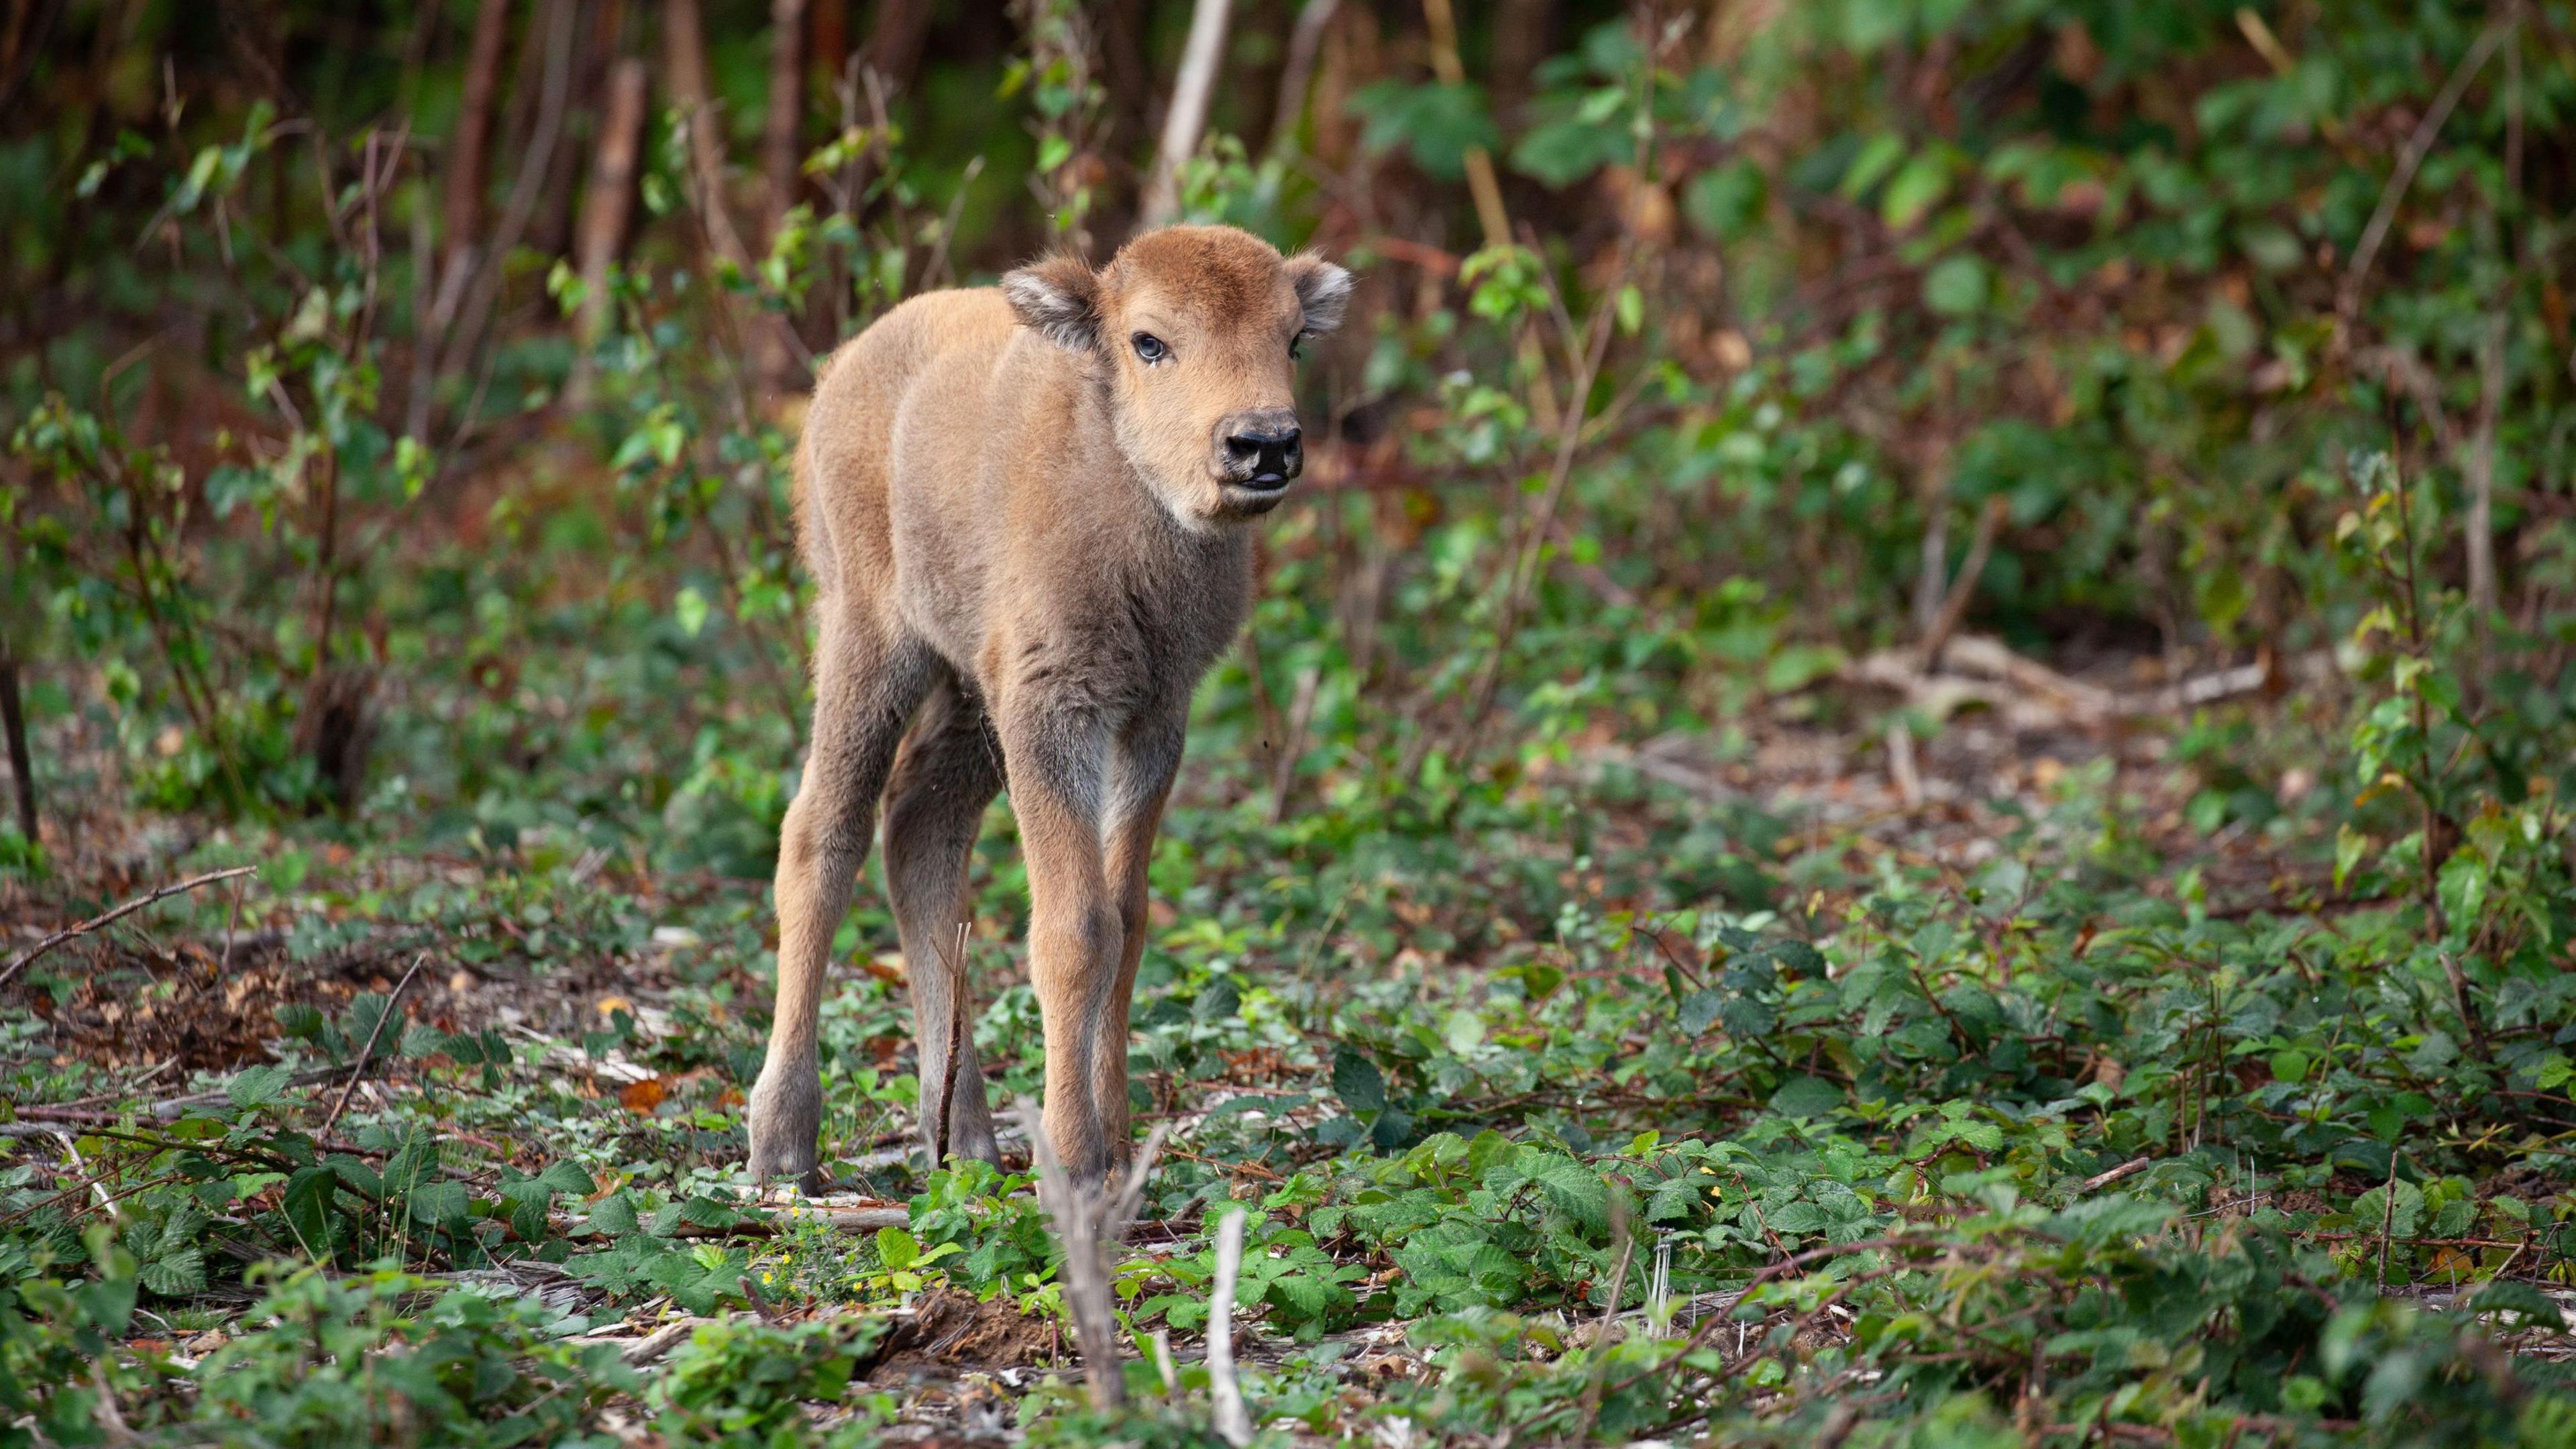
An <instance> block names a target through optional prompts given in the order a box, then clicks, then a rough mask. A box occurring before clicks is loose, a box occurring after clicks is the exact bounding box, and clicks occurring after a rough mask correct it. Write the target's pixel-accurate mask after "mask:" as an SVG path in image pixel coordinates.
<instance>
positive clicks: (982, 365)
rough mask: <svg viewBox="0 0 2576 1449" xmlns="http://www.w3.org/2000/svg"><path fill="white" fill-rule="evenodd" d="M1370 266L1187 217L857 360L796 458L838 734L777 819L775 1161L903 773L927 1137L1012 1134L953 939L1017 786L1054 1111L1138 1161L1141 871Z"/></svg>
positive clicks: (1025, 281)
mask: <svg viewBox="0 0 2576 1449" xmlns="http://www.w3.org/2000/svg"><path fill="white" fill-rule="evenodd" d="M1350 289H1351V278H1350V274H1349V273H1348V272H1346V271H1344V270H1342V269H1341V268H1340V267H1337V266H1334V265H1333V264H1331V263H1329V262H1326V261H1322V260H1320V259H1318V258H1315V257H1311V256H1296V257H1284V258H1283V257H1282V256H1280V254H1279V253H1278V252H1277V251H1275V250H1273V249H1272V248H1271V247H1270V246H1269V245H1268V244H1266V243H1264V242H1262V241H1260V240H1258V239H1257V238H1255V237H1252V236H1250V235H1248V234H1246V233H1244V232H1240V231H1236V230H1234V229H1232V228H1228V227H1174V228H1170V229H1167V230H1163V231H1156V232H1149V233H1147V234H1146V235H1144V236H1141V237H1138V238H1137V239H1136V240H1134V241H1132V242H1130V243H1128V245H1127V246H1126V247H1125V248H1124V249H1122V250H1121V251H1120V252H1119V253H1118V255H1117V257H1116V258H1115V259H1114V260H1112V261H1111V262H1110V263H1109V265H1107V266H1106V267H1103V268H1101V269H1099V270H1098V271H1094V270H1092V269H1091V268H1090V267H1088V266H1087V265H1085V264H1084V263H1082V262H1080V261H1078V260H1072V259H1065V258H1059V259H1056V260H1051V261H1046V262H1041V263H1039V264H1037V265H1035V266H1031V267H1027V268H1024V269H1022V270H1019V271H1015V272H1012V273H1011V274H1010V275H1008V276H1006V277H1004V278H1003V279H1002V285H1001V286H1000V287H998V288H980V289H975V290H967V291H950V292H934V293H931V294H929V295H927V296H923V297H916V298H914V299H913V300H911V301H909V302H906V303H904V304H903V305H902V306H900V307H897V308H896V309H894V310H893V311H892V312H889V313H887V314H886V315H885V317H884V318H882V319H881V320H879V321H878V322H877V323H876V324H875V325H874V326H871V327H870V328H868V329H867V331H865V332H863V333H861V334H860V335H859V336H858V337H857V338H855V339H853V340H852V341H850V342H849V343H847V344H846V345H844V346H843V347H842V348H841V349H840V350H839V351H838V352H836V353H835V354H834V355H833V357H832V359H831V361H830V363H829V364H828V365H827V366H826V368H825V370H824V371H823V373H822V376H821V379H820V381H818V382H817V383H816V385H815V389H814V401H813V406H812V408H811V410H810V411H809V412H808V413H807V414H806V420H805V430H804V437H803V439H802V441H801V442H800V443H799V444H798V448H797V459H796V474H797V483H798V501H797V510H796V517H797V527H798V532H799V534H800V536H801V538H802V541H803V547H804V554H805V559H806V563H807V566H808V567H810V568H811V569H812V570H813V572H814V577H815V582H816V585H817V592H818V597H817V599H816V602H815V607H814V613H815V623H816V628H817V633H818V641H817V648H816V650H815V653H814V729H813V747H812V751H811V753H810V754H809V756H808V758H807V760H806V765H805V778H804V785H803V788H802V789H800V790H799V791H798V792H797V795H796V800H795V803H794V804H793V805H792V806H790V807H789V809H788V811H787V823H786V827H785V829H784V831H783V832H782V835H781V839H780V841H779V852H778V1009H777V1018H776V1020H775V1022H774V1023H773V1024H772V1025H771V1027H770V1036H769V1056H768V1061H767V1063H766V1064H765V1065H764V1066H763V1067H762V1069H761V1073H760V1081H759V1083H758V1084H757V1085H756V1086H754V1087H753V1089H752V1093H751V1170H752V1172H753V1173H754V1174H756V1175H758V1176H760V1177H762V1178H764V1179H765V1178H768V1177H771V1176H775V1175H781V1174H793V1175H797V1176H799V1177H803V1178H806V1179H808V1180H810V1179H811V1177H812V1175H813V1173H814V1167H815V1153H816V1134H817V1129H818V1128H819V1127H820V1125H821V1123H820V1119H821V1115H822V1086H821V1081H820V1078H819V1076H818V1073H817V1066H816V1061H815V1056H814V1029H815V1014H816V1011H817V1009H818V1008H819V1007H820V1005H821V1001H822V990H823V976H824V968H825V965H826V963H827V961H828V958H829V956H830V954H831V949H832V936H833V933H834V932H835V931H836V930H838V929H839V925H840V921H841V917H842V914H843V913H844V911H846V910H847V909H848V906H849V894H850V886H851V881H852V880H853V878H854V877H856V875H857V874H858V871H859V867H860V865H861V864H862V863H863V862H864V861H865V859H866V856H867V850H868V842H869V837H870V836H871V835H872V834H873V833H874V827H875V816H876V808H877V798H878V796H879V795H880V794H882V795H884V796H885V797H886V805H885V814H886V821H885V837H886V838H885V875H886V886H887V889H888V891H889V892H890V893H891V895H892V897H893V904H894V914H895V922H896V926H897V928H898V930H899V931H900V932H901V934H902V938H903V956H904V968H905V971H906V972H907V973H908V975H909V976H910V979H911V983H912V1010H913V1023H914V1029H915V1032H916V1034H917V1036H918V1037H919V1039H920V1045H921V1125H922V1134H923V1137H924V1139H925V1140H926V1142H927V1144H928V1146H929V1148H930V1151H931V1156H932V1158H933V1160H934V1161H935V1160H937V1158H938V1157H939V1156H940V1154H941V1152H942V1150H943V1148H944V1149H945V1150H947V1151H952V1152H957V1153H962V1154H965V1155H968V1156H975V1157H983V1158H987V1159H990V1158H991V1157H992V1156H993V1155H994V1150H993V1123H992V1113H991V1110H990V1108H989V1107H988V1106H987V1105H986V1102H985V1097H984V1074H983V1072H982V1070H981V1068H980V1066H979V1064H978V1063H977V1061H976V1059H975V1044H974V1041H973V1040H972V1038H971V1037H968V1036H964V1035H963V1034H961V1033H960V1031H959V1030H958V1028H959V1026H960V1025H961V1024H963V1023H966V1022H968V1021H971V1020H972V1019H973V1016H972V1013H971V1012H970V1011H969V1010H968V1003H967V1002H966V1000H965V993H966V986H965V981H964V978H963V976H962V974H961V971H962V968H963V966H964V964H965V963H964V962H963V961H962V960H958V959H956V958H955V957H954V956H953V955H952V954H951V953H952V951H953V948H954V945H955V943H956V941H957V939H958V935H959V932H958V923H959V922H961V921H963V920H964V919H965V918H966V916H967V914H968V909H969V904H970V903H969V901H968V899H967V894H966V862H967V857H968V855H969V853H970V852H971V850H972V848H973V846H974V842H975V832H976V826H977V824H978V822H979V821H980V820H981V818H982V816H983V813H984V807H985V806H986V805H987V804H989V803H991V801H992V798H993V796H994V794H995V792H997V791H999V790H1001V789H1002V788H1003V786H1004V785H1005V784H1006V783H1007V784H1008V786H1009V788H1010V793H1011V808H1012V810H1013V811H1014V812H1016V813H1017V815H1018V817H1019V825H1020V839H1021V844H1022V848H1023V849H1024V850H1025V851H1026V853H1027V862H1028V873H1029V894H1030V897H1031V901H1030V906H1031V921H1030V927H1029V969H1030V974H1031V977H1032V978H1033V980H1034V983H1035V985H1036V987H1037V995H1038V1004H1039V1009H1040V1011H1041V1013H1042V1014H1043V1016H1044V1020H1045V1030H1046V1130H1047V1134H1048V1136H1049V1137H1050V1138H1052V1139H1053V1141H1054V1144H1055V1149H1056V1151H1057V1153H1058V1154H1060V1155H1061V1156H1062V1158H1063V1160H1064V1162H1065V1163H1066V1165H1067V1166H1068V1167H1069V1168H1071V1169H1072V1170H1073V1171H1074V1172H1075V1173H1076V1174H1077V1175H1079V1176H1080V1177H1082V1178H1083V1179H1085V1180H1092V1181H1096V1180H1098V1179H1099V1178H1100V1177H1101V1176H1102V1175H1103V1174H1105V1173H1106V1172H1108V1171H1109V1170H1110V1169H1111V1168H1112V1167H1114V1166H1117V1165H1118V1164H1120V1163H1122V1162H1124V1161H1125V1160H1126V1158H1127V1156H1128V1153H1129V1139H1128V1129H1127V1012H1128V1001H1129V997H1130V996H1131V995H1132V993H1133V991H1134V987H1135V980H1136V960H1137V957H1138V956H1139V955H1140V954H1141V953H1142V952H1143V950H1144V932H1145V866H1146V862H1147V861H1148V859H1149V858H1150V857H1151V855H1152V853H1153V843H1154V832H1155V829H1156V828H1157V826H1158V824H1159V823H1160V820H1161V816H1162V810H1163V799H1164V796H1165V794H1166V793H1167V792H1168V791H1169V790H1170V788H1171V783H1172V774H1173V771H1174V769H1175V768H1176V767H1177V766H1178V765H1179V763H1180V758H1181V736H1182V731H1183V729H1184V727H1185V725H1186V723H1187V719H1188V713H1189V701H1190V692H1191V690H1192V688H1193V687H1194V686H1195V685H1196V684H1197V682H1198V679H1199V676H1200V674H1201V673H1203V672H1204V671H1205V670H1206V668H1207V666H1208V664H1209V663H1210V662H1211V661H1212V660H1214V659H1215V658H1216V656H1217V654H1218V652H1219V651H1221V650H1223V649H1224V648H1225V647H1226V645H1227V644H1228V643H1229V642H1230V641H1231V640H1232V639H1233V637H1234V634H1235V631H1236V629H1237V628H1238V627H1240V626H1241V624H1242V622H1243V616H1244V613H1245V610H1246V609H1247V607H1248V606H1249V603H1250V595H1251V582H1252V534H1251V529H1250V527H1249V525H1250V524H1251V523H1252V522H1253V521H1254V520H1256V519H1258V518H1260V517H1261V516H1262V515H1263V514H1265V513H1268V512H1269V511H1270V510H1271V509H1273V508H1275V507H1277V506H1278V505H1279V500H1280V499H1281V497H1282V496H1284V494H1285V493H1286V491H1287V488H1288V485H1289V483H1290V481H1291V480H1293V479H1295V478H1296V476H1297V474H1298V471H1299V469H1300V467H1301V465H1302V461H1303V455H1302V453H1301V451H1300V448H1299V442H1298V430H1297V415H1296V413H1295V411H1294V410H1293V408H1292V406H1291V404H1292V397H1291V389H1290V382H1291V377H1292V373H1293V369H1292V366H1291V360H1292V359H1293V358H1294V357H1295V356H1296V352H1297V344H1298V342H1299V341H1300V340H1301V339H1303V338H1308V337H1319V336H1322V335H1323V334H1325V333H1327V332H1330V331H1332V330H1333V328H1334V327H1335V326H1337V325H1338V324H1339V323H1340V321H1341V317H1342V307H1343V303H1344V302H1345V301H1346V300H1347V298H1348V297H1349V295H1350Z"/></svg>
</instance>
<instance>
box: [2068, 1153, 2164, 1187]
mask: <svg viewBox="0 0 2576 1449" xmlns="http://www.w3.org/2000/svg"><path fill="white" fill-rule="evenodd" d="M2154 1163H2155V1159H2154V1158H2152V1157H2132V1158H2130V1159H2129V1160H2128V1161H2126V1162H2123V1163H2121V1164H2120V1165H2119V1166H2117V1167H2114V1168H2112V1169H2111V1170H2110V1171H2108V1172H2097V1173H2095V1174H2093V1175H2092V1176H2091V1177H2088V1178H2086V1179H2084V1181H2083V1182H2082V1183H2081V1184H2080V1185H2079V1186H2078V1190H2079V1191H2082V1192H2100V1191H2101V1190H2102V1189H2104V1188H2106V1187H2109V1186H2110V1185H2111V1184H2113V1183H2115V1182H2119V1181H2122V1180H2124V1179H2127V1178H2132V1177H2135V1176H2137V1175H2138V1174H2139V1173H2141V1172H2144V1171H2146V1170H2147V1169H2148V1168H2149V1167H2151V1166H2153V1165H2154Z"/></svg>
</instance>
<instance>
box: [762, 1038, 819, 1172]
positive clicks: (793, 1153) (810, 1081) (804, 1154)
mask: <svg viewBox="0 0 2576 1449" xmlns="http://www.w3.org/2000/svg"><path fill="white" fill-rule="evenodd" d="M822 1130H823V1082H822V1078H821V1077H820V1076H819V1075H818V1074H817V1073H816V1071H815V1069H814V1068H812V1067H805V1068H803V1069H801V1070H800V1069H787V1070H781V1069H779V1068H777V1067H770V1068H767V1069H764V1070H763V1071H762V1072H761V1074H760V1080H759V1082H758V1083H756V1084H754V1085H753V1087H752V1089H751V1163H750V1167H751V1175H752V1177H753V1178H754V1179H756V1180H757V1181H759V1182H762V1183H768V1182H771V1181H774V1180H775V1179H778V1178H782V1177H789V1178H794V1179H795V1180H796V1185H797V1186H799V1187H801V1188H804V1189H806V1190H807V1191H809V1192H810V1191H813V1190H815V1189H818V1188H820V1187H821V1186H822V1185H823V1177H822V1173H821V1172H819V1171H818V1170H816V1166H815V1161H816V1157H817V1155H818V1154H817V1151H816V1144H817V1140H818V1139H819V1138H820V1136H821V1135H822Z"/></svg>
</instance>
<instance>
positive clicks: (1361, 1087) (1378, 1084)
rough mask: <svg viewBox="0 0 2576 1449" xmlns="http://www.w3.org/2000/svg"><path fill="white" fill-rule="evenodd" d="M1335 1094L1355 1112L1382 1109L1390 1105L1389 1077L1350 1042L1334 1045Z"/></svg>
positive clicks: (1344, 1104)
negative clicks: (1387, 1079) (1387, 1101)
mask: <svg viewBox="0 0 2576 1449" xmlns="http://www.w3.org/2000/svg"><path fill="white" fill-rule="evenodd" d="M1333 1095H1334V1096H1336V1097H1339V1098H1341V1099H1342V1105H1343V1106H1345V1107H1348V1108H1350V1109H1351V1110H1352V1111H1354V1112H1378V1111H1383V1110H1385V1108H1386V1077H1385V1075H1384V1074H1383V1073H1381V1072H1379V1071H1378V1069H1377V1063H1375V1062H1373V1061H1370V1060H1369V1059H1368V1058H1367V1057H1365V1056H1362V1055H1361V1054H1360V1053H1359V1052H1358V1051H1356V1050H1354V1049H1353V1048H1352V1047H1351V1045H1350V1043H1348V1042H1338V1043H1335V1044H1334V1047H1333Z"/></svg>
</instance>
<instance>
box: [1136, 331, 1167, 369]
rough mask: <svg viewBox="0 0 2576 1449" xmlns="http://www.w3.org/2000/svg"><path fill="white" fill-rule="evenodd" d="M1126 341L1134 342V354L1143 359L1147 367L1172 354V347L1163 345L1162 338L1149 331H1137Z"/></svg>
mask: <svg viewBox="0 0 2576 1449" xmlns="http://www.w3.org/2000/svg"><path fill="white" fill-rule="evenodd" d="M1128 341H1129V342H1131V343H1133V344H1135V348H1136V355H1137V356H1138V357H1140V358H1142V359H1144V362H1145V365H1146V366H1148V367H1151V366H1153V365H1154V364H1155V363H1157V362H1160V361H1162V360H1163V359H1164V358H1166V357H1169V356H1171V355H1172V349H1170V348H1168V347H1166V346H1164V345H1163V339H1162V338H1160V337H1157V336H1155V335H1154V334H1153V333H1151V332H1139V333H1137V334H1136V335H1135V336H1134V337H1131V338H1129V339H1128Z"/></svg>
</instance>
